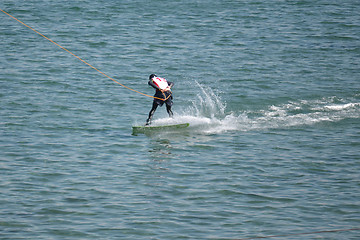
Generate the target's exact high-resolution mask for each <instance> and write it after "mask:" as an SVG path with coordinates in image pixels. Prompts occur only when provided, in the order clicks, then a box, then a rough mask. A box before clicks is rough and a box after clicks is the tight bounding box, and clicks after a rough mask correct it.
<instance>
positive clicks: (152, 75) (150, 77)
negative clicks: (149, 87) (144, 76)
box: [149, 74, 157, 80]
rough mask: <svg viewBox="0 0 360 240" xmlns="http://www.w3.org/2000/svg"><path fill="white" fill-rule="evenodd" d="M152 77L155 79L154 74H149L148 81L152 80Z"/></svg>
mask: <svg viewBox="0 0 360 240" xmlns="http://www.w3.org/2000/svg"><path fill="white" fill-rule="evenodd" d="M154 77H157V76H156V75H155V74H151V75H150V76H149V80H151V79H153V78H154Z"/></svg>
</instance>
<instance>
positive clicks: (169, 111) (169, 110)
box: [166, 104, 174, 118]
mask: <svg viewBox="0 0 360 240" xmlns="http://www.w3.org/2000/svg"><path fill="white" fill-rule="evenodd" d="M166 111H167V113H168V114H169V117H171V118H172V117H173V116H174V114H173V112H172V111H171V106H170V105H167V104H166Z"/></svg>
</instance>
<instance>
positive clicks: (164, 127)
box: [132, 123, 190, 133]
mask: <svg viewBox="0 0 360 240" xmlns="http://www.w3.org/2000/svg"><path fill="white" fill-rule="evenodd" d="M189 125H190V124H189V123H180V124H171V125H160V126H159V125H156V126H152V125H147V126H133V127H132V128H133V133H146V132H151V131H165V130H176V129H182V128H187V127H188V126H189Z"/></svg>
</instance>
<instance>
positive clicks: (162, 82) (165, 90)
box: [145, 74, 174, 125]
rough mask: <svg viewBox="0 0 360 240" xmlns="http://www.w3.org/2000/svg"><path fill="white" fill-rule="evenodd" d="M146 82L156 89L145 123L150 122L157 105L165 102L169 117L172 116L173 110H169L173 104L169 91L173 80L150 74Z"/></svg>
mask: <svg viewBox="0 0 360 240" xmlns="http://www.w3.org/2000/svg"><path fill="white" fill-rule="evenodd" d="M148 84H149V85H150V86H152V87H153V88H155V89H156V92H155V95H154V97H156V98H154V101H153V105H152V108H151V110H150V112H149V117H148V119H147V120H146V124H145V125H150V124H151V119H152V117H153V115H154V113H155V111H156V109H157V107H158V106H159V105H160V107H161V106H162V105H163V104H164V103H165V104H166V111H167V113H168V114H169V117H173V112H172V111H171V106H172V104H173V101H172V99H173V97H172V93H171V88H172V87H173V86H174V83H173V82H168V81H166V79H165V78H160V77H158V76H156V75H155V74H151V75H150V76H149V82H148Z"/></svg>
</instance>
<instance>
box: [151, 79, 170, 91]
mask: <svg viewBox="0 0 360 240" xmlns="http://www.w3.org/2000/svg"><path fill="white" fill-rule="evenodd" d="M152 81H153V83H154V84H155V85H156V86H158V88H160V89H161V90H164V89H165V88H167V87H168V86H169V85H168V82H167V81H166V79H165V78H160V77H154V78H153V79H152Z"/></svg>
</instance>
